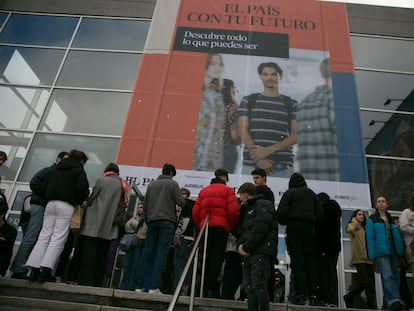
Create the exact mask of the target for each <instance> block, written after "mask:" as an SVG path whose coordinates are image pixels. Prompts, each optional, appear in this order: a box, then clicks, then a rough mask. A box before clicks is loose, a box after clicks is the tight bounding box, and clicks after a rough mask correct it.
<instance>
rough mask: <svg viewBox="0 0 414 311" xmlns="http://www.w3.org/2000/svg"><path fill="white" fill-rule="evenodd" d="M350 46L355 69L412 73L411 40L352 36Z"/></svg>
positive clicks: (413, 49)
mask: <svg viewBox="0 0 414 311" xmlns="http://www.w3.org/2000/svg"><path fill="white" fill-rule="evenodd" d="M351 44H352V53H353V56H354V61H355V67H364V68H375V69H384V70H396V71H405V72H414V62H413V55H414V41H413V40H403V39H390V38H377V37H367V36H358V35H352V36H351ZM395 51H398V56H397V55H396V54H395ZM392 55H394V57H392Z"/></svg>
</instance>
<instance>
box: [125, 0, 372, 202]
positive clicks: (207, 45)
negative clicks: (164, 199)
mask: <svg viewBox="0 0 414 311" xmlns="http://www.w3.org/2000/svg"><path fill="white" fill-rule="evenodd" d="M117 161H118V163H119V164H121V174H122V175H123V176H124V177H126V178H128V179H129V180H130V181H131V182H136V183H137V184H138V186H139V187H140V189H141V190H142V191H143V192H145V190H146V185H147V184H148V183H149V182H150V181H151V180H153V179H155V178H156V177H157V176H158V175H159V174H160V173H161V170H160V168H161V167H162V165H163V164H164V163H171V164H174V165H175V166H176V167H177V169H178V174H177V177H176V180H177V181H178V182H179V184H180V185H181V186H183V187H186V188H189V190H190V191H191V192H192V196H196V195H197V194H198V191H199V190H200V189H201V188H203V187H204V186H206V185H208V184H209V182H210V180H211V178H212V177H214V171H215V170H216V169H218V168H225V169H226V170H227V171H229V172H230V173H231V175H230V182H229V185H230V186H233V187H235V188H237V187H238V186H240V185H241V184H242V183H243V182H246V181H252V177H251V171H252V170H253V169H255V168H262V169H264V170H265V171H266V172H267V174H268V185H269V186H270V187H271V188H272V189H273V191H274V193H275V194H276V200H277V201H278V200H279V199H280V196H281V195H282V194H283V192H284V191H285V190H286V189H287V187H288V178H289V177H290V175H291V174H292V173H293V172H294V171H300V172H302V173H303V174H304V176H305V178H306V179H307V180H308V184H309V186H310V187H312V188H313V189H314V190H315V191H316V192H321V191H324V192H327V193H328V194H329V195H330V196H331V197H332V198H335V199H336V200H337V201H338V202H339V203H340V204H341V205H342V206H344V207H359V208H369V207H370V206H371V204H370V196H369V186H368V179H367V171H366V164H365V156H364V149H363V143H362V135H361V127H360V119H359V107H358V102H357V96H356V87H355V78H354V74H353V62H352V56H351V48H350V39H349V29H348V23H347V16H346V7H345V4H339V3H328V2H320V1H316V0H296V1H286V0H284V1H265V0H257V1H249V0H232V1H230V0H227V1H226V0H158V2H157V5H156V9H155V13H154V17H153V21H152V24H151V27H150V31H149V35H148V39H147V42H146V45H145V50H144V55H143V57H142V60H141V65H140V71H139V75H138V78H137V82H136V86H135V89H134V93H133V96H132V101H131V105H130V109H129V113H128V116H127V120H126V124H125V128H124V132H123V135H122V138H121V143H120V146H119V150H118V156H117Z"/></svg>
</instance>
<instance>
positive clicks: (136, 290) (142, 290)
mask: <svg viewBox="0 0 414 311" xmlns="http://www.w3.org/2000/svg"><path fill="white" fill-rule="evenodd" d="M135 292H136V293H143V292H144V289H143V288H136V289H135Z"/></svg>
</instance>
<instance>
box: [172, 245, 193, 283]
mask: <svg viewBox="0 0 414 311" xmlns="http://www.w3.org/2000/svg"><path fill="white" fill-rule="evenodd" d="M192 246H193V241H190V240H185V239H184V238H181V241H180V245H179V246H177V247H176V248H175V249H174V283H173V291H175V289H176V288H177V285H178V281H179V280H180V278H181V274H182V273H183V270H184V266H185V263H186V261H187V259H188V256H189V255H190V252H191V247H192ZM190 272H191V271H190ZM188 276H189V273H187V276H186V281H188ZM184 284H185V283H184ZM186 285H188V284H186Z"/></svg>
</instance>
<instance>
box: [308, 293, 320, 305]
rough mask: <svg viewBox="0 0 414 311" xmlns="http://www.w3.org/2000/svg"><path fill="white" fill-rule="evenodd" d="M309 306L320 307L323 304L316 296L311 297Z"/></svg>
mask: <svg viewBox="0 0 414 311" xmlns="http://www.w3.org/2000/svg"><path fill="white" fill-rule="evenodd" d="M309 305H310V306H320V305H321V303H320V302H319V300H318V298H317V297H316V296H315V295H310V296H309Z"/></svg>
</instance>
